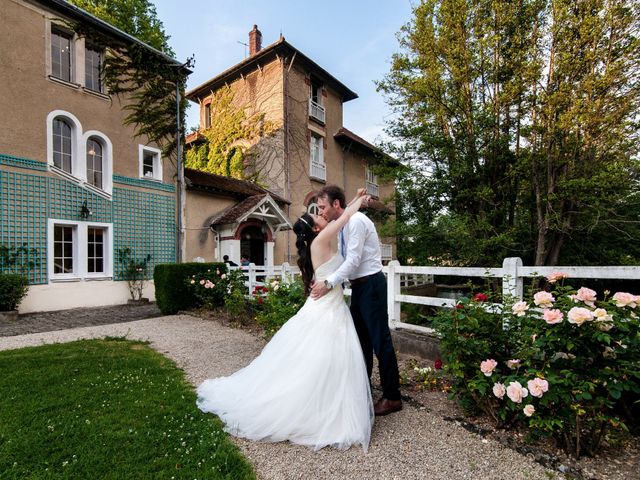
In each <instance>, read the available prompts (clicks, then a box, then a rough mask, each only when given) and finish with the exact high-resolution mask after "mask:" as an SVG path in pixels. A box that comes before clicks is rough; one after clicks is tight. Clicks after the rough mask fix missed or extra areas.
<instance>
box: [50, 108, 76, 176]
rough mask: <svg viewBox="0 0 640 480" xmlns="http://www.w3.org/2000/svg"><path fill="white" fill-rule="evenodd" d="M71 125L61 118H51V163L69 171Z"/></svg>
mask: <svg viewBox="0 0 640 480" xmlns="http://www.w3.org/2000/svg"><path fill="white" fill-rule="evenodd" d="M72 149H73V147H72V137H71V125H69V123H68V122H67V121H66V120H65V119H63V118H55V119H54V120H53V165H54V166H56V167H58V168H59V169H61V170H64V171H65V172H67V173H71V170H72V169H71V165H72V158H73V156H72Z"/></svg>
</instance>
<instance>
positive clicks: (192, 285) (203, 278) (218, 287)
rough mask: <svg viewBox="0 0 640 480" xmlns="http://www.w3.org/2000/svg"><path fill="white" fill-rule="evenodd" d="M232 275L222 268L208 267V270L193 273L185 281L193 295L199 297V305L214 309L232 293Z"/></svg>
mask: <svg viewBox="0 0 640 480" xmlns="http://www.w3.org/2000/svg"><path fill="white" fill-rule="evenodd" d="M230 279H231V277H230V275H229V274H228V273H227V271H226V270H224V269H223V270H220V268H208V269H207V271H206V272H200V273H196V274H194V275H191V278H187V279H186V280H185V281H186V282H187V285H188V286H189V289H190V290H191V291H192V292H193V295H194V296H195V297H196V298H197V299H198V305H199V306H202V307H205V308H208V309H213V308H216V307H221V306H222V305H223V304H224V303H225V298H226V297H227V296H228V295H229V294H230V293H231V288H230Z"/></svg>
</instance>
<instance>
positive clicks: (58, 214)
mask: <svg viewBox="0 0 640 480" xmlns="http://www.w3.org/2000/svg"><path fill="white" fill-rule="evenodd" d="M31 162H33V164H32V163H31ZM3 164H4V165H10V166H13V167H20V168H23V169H27V170H38V171H39V170H42V169H41V168H40V166H39V165H42V162H36V161H33V160H28V159H20V158H17V157H10V156H7V155H0V165H3ZM38 164H39V165H38ZM45 169H46V167H45ZM123 178H126V177H119V178H118V180H119V182H118V183H120V184H124V183H128V182H124V181H121V180H122V179H123ZM131 180H132V182H131V184H132V185H139V183H136V182H135V181H136V180H138V179H131ZM149 183H152V182H149ZM160 185H162V186H163V188H162V189H160V188H156V190H167V191H168V190H173V191H175V187H173V186H172V185H165V184H159V183H157V182H156V187H158V186H160ZM141 186H146V185H144V184H141ZM85 201H86V202H87V206H88V207H89V208H90V209H91V211H92V215H91V218H90V219H89V221H93V222H101V223H112V224H113V244H114V245H113V246H114V252H113V254H114V257H116V256H117V253H116V252H117V251H118V250H119V249H120V248H124V247H130V248H131V249H132V251H133V255H134V257H143V256H146V254H147V253H149V254H151V263H150V268H149V276H151V275H152V274H153V268H154V266H155V265H156V264H158V263H167V262H174V261H175V233H176V222H175V211H176V209H175V205H176V202H175V197H174V195H171V194H170V193H169V192H168V193H165V194H162V193H157V192H147V191H140V190H133V189H129V188H125V187H114V188H113V195H112V200H111V201H110V200H107V199H105V198H103V197H101V196H99V195H96V194H94V193H92V192H90V191H89V190H87V189H84V188H82V187H80V186H78V185H76V184H74V183H73V182H71V181H69V180H65V179H62V178H55V177H48V176H42V175H38V174H34V173H27V172H25V173H22V172H14V171H7V170H1V169H0V244H5V245H14V246H19V245H22V244H23V243H27V246H28V247H29V248H35V249H36V250H37V258H36V260H37V261H36V264H37V265H36V268H35V269H33V271H32V272H31V275H30V282H31V283H32V284H42V283H47V257H46V255H47V223H48V222H47V221H48V219H49V218H55V219H61V220H78V221H83V220H87V219H84V218H82V217H81V216H80V211H81V209H82V205H83V203H84V202H85ZM0 261H1V260H0ZM0 267H1V265H0ZM113 273H114V279H115V280H122V266H121V265H119V263H118V262H117V260H116V258H114V272H113Z"/></svg>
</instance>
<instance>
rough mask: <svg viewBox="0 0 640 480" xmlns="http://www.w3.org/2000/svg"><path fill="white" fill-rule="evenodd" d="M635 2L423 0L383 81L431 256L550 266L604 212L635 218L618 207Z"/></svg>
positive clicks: (402, 194)
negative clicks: (517, 259) (521, 260)
mask: <svg viewBox="0 0 640 480" xmlns="http://www.w3.org/2000/svg"><path fill="white" fill-rule="evenodd" d="M637 10H638V7H637V5H635V6H634V5H633V4H631V3H630V2H627V1H613V2H609V3H605V2H603V1H596V0H585V1H582V0H581V1H578V2H572V1H568V0H567V1H564V0H562V1H558V0H552V1H546V0H522V1H520V2H510V1H506V0H498V1H492V2H489V1H474V2H472V1H465V0H423V1H422V2H421V3H420V4H419V5H418V6H417V7H416V8H415V9H414V14H413V18H412V20H411V21H410V22H409V23H408V24H407V25H406V26H405V27H403V29H402V31H401V33H400V35H399V39H400V45H401V48H402V52H401V53H398V54H396V55H394V58H393V64H392V68H391V71H390V73H389V74H388V75H387V76H386V78H385V79H384V80H383V81H382V82H380V83H379V89H380V90H381V91H382V92H384V93H385V94H386V95H387V97H388V100H389V103H390V104H391V105H392V107H394V109H395V111H396V113H397V116H396V119H395V120H394V121H393V122H392V123H391V124H390V126H389V129H388V132H389V133H390V134H391V136H392V137H393V138H394V139H395V140H396V145H400V146H399V147H396V150H395V153H396V155H397V156H398V157H399V158H400V159H401V160H402V161H404V162H405V163H407V164H408V165H410V166H411V167H412V168H413V170H414V172H415V171H417V172H418V173H413V174H411V178H414V179H419V180H420V182H419V184H416V182H415V181H414V182H412V181H409V182H405V185H404V186H403V184H402V182H401V183H400V185H399V188H398V201H397V206H398V211H399V216H398V218H399V219H400V220H401V221H402V222H403V225H401V226H400V227H399V230H400V231H401V230H403V229H405V230H406V232H405V234H406V237H405V238H412V239H414V240H415V241H416V242H417V243H419V244H422V245H424V244H425V242H428V243H429V244H430V245H434V244H437V245H438V247H439V249H434V252H433V253H430V254H429V256H430V257H432V259H434V260H439V261H449V262H452V263H462V264H485V265H486V264H487V263H495V262H496V261H498V260H499V259H500V258H503V257H505V256H514V255H519V256H523V257H525V259H527V260H529V261H533V262H534V263H535V264H537V265H544V264H548V265H551V264H556V263H557V262H558V260H559V259H560V258H561V253H562V251H563V250H567V249H571V245H572V244H573V243H576V242H580V236H581V235H584V233H585V232H587V231H588V232H591V233H593V232H594V231H595V230H596V227H597V225H598V222H600V223H603V222H615V224H613V223H612V225H613V226H614V227H615V228H616V229H617V230H619V231H621V230H622V231H625V232H628V231H629V228H633V227H632V225H634V224H633V223H630V222H632V221H634V220H635V221H637V217H636V218H635V219H633V218H630V216H629V214H630V213H631V212H630V211H626V213H625V211H624V209H622V210H621V209H620V206H621V205H622V204H624V203H626V202H627V200H625V199H629V198H630V196H631V194H632V193H633V192H634V191H637V189H638V184H637V182H634V180H633V176H634V175H635V172H637V168H638V162H637V160H636V159H635V155H636V153H637V147H636V146H635V145H636V144H637V142H636V140H637V133H638V129H637V123H635V122H634V115H635V110H636V109H637V106H638V88H639V84H638V55H639V52H640V50H639V45H638V39H637V30H638V20H637V19H638V15H637V13H638V12H637ZM421 189H422V190H426V192H428V196H427V195H424V194H422V195H419V194H418V193H419V191H420V190H421ZM415 212H421V214H422V218H413V217H412V215H413V213H415ZM614 213H615V214H616V215H617V216H615V217H614V216H613V215H614ZM620 215H621V216H620ZM636 215H637V210H636ZM424 222H427V224H426V225H425V224H424ZM442 247H447V248H448V251H444V250H443V248H442ZM620 247H621V242H619V245H618V248H620ZM638 254H640V251H639V252H638ZM638 258H640V257H638ZM597 260H599V259H598V258H597V257H594V256H592V257H591V258H585V259H584V261H585V262H595V261H597Z"/></svg>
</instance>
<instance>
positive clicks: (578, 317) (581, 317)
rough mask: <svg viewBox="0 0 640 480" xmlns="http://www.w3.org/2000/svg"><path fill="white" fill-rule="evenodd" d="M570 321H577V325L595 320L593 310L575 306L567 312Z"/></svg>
mask: <svg viewBox="0 0 640 480" xmlns="http://www.w3.org/2000/svg"><path fill="white" fill-rule="evenodd" d="M567 318H568V319H569V323H575V324H576V325H578V326H579V325H582V324H583V323H584V322H589V321H591V320H593V312H592V311H591V310H588V309H586V308H580V307H573V308H572V309H571V310H569V313H567Z"/></svg>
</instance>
